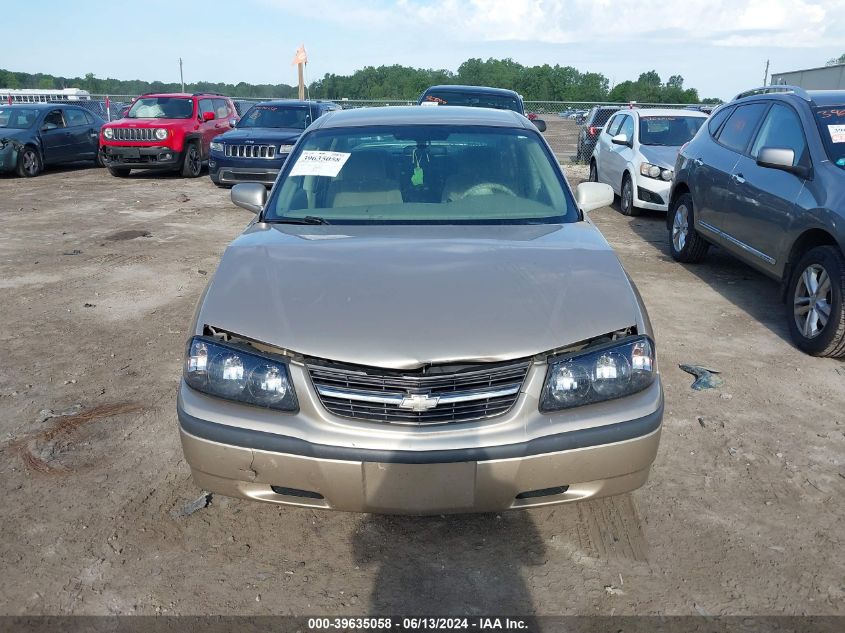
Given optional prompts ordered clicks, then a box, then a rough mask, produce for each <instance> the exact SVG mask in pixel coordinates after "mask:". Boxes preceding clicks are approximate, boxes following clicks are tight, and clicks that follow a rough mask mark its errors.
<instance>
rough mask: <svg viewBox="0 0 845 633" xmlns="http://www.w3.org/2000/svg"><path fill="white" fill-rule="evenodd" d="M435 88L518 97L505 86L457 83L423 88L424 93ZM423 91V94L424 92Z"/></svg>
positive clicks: (442, 90)
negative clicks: (463, 84)
mask: <svg viewBox="0 0 845 633" xmlns="http://www.w3.org/2000/svg"><path fill="white" fill-rule="evenodd" d="M431 90H437V91H439V92H468V93H471V94H486V95H489V94H494V95H501V96H503V97H519V93H518V92H516V91H515V90H508V89H507V88H492V87H490V86H462V85H459V84H440V85H439V86H430V87H429V88H426V89H425V93H427V92H429V91H431ZM425 93H423V94H425Z"/></svg>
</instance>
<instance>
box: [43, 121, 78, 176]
mask: <svg viewBox="0 0 845 633" xmlns="http://www.w3.org/2000/svg"><path fill="white" fill-rule="evenodd" d="M39 134H40V136H41V150H42V152H43V154H44V164H45V165H51V164H55V163H61V162H63V161H66V160H68V157H69V156H70V155H71V145H72V143H71V137H70V133H69V132H68V129H67V124H66V123H65V117H64V114H63V113H62V109H61V108H56V109H54V110H50V111H49V112H47V114H46V115H44V118H43V119H42V120H41V123H40V126H39Z"/></svg>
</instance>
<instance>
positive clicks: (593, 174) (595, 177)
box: [589, 159, 599, 182]
mask: <svg viewBox="0 0 845 633" xmlns="http://www.w3.org/2000/svg"><path fill="white" fill-rule="evenodd" d="M589 180H590V182H598V181H599V170H598V168H597V167H596V161H595V159H593V160H591V161H590V178H589Z"/></svg>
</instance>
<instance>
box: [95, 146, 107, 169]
mask: <svg viewBox="0 0 845 633" xmlns="http://www.w3.org/2000/svg"><path fill="white" fill-rule="evenodd" d="M94 164H95V165H96V166H97V167H107V166H108V165H107V164H106V155H105V154H103V152H102V150H99V151H97V158H95V159H94Z"/></svg>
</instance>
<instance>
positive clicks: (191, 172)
mask: <svg viewBox="0 0 845 633" xmlns="http://www.w3.org/2000/svg"><path fill="white" fill-rule="evenodd" d="M201 171H202V157H201V156H200V146H199V144H198V143H197V142H196V141H193V142H191V143H189V144H188V147H187V148H185V158H184V159H183V160H182V175H183V176H185V177H186V178H196V177H197V176H199V175H200V172H201Z"/></svg>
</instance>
